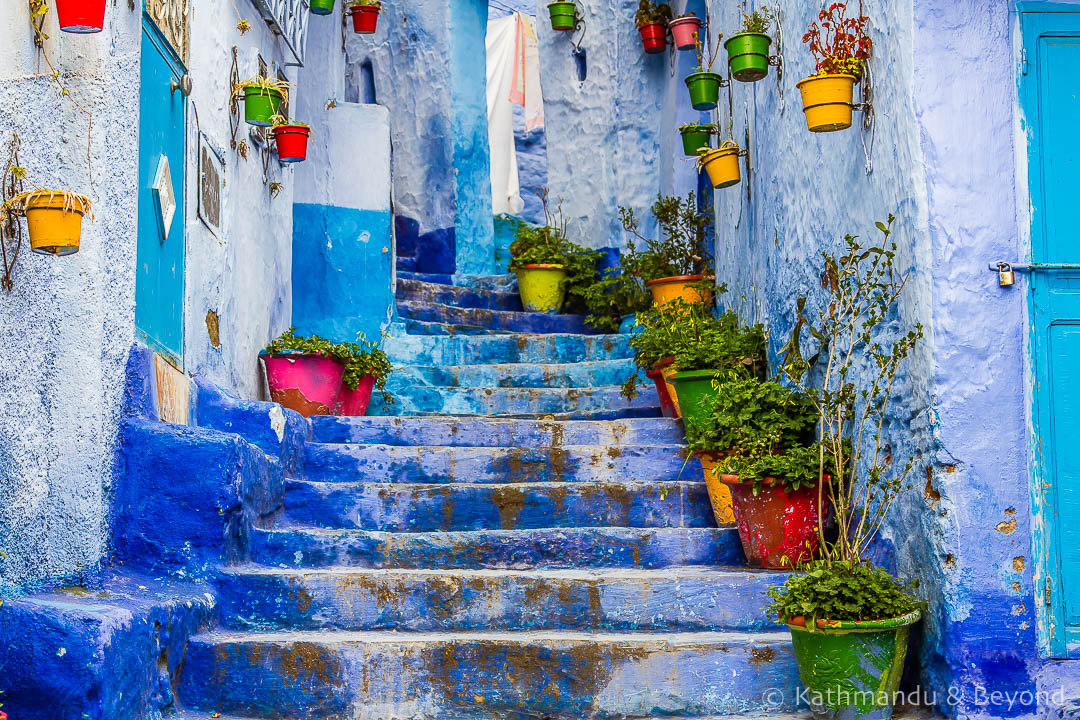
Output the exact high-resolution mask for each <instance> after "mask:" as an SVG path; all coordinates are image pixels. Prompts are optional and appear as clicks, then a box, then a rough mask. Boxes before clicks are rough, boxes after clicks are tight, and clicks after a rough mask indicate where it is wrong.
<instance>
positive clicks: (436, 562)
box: [251, 528, 745, 569]
mask: <svg viewBox="0 0 1080 720" xmlns="http://www.w3.org/2000/svg"><path fill="white" fill-rule="evenodd" d="M251 559H252V561H253V562H256V563H260V564H264V565H272V566H277V567H293V568H326V567H334V566H343V567H364V568H403V569H418V568H448V569H469V568H492V569H512V568H538V567H548V568H574V567H592V568H667V567H679V566H684V565H741V564H743V563H745V559H744V557H743V553H742V547H741V546H740V545H739V537H738V533H737V532H736V531H735V530H734V529H728V528H725V529H716V528H712V529H710V528H664V529H639V528H560V529H548V530H510V531H507V530H483V531H477V532H468V533H456V532H450V533H396V534H390V533H380V532H370V531H366V530H339V531H332V530H301V529H285V530H256V531H254V532H253V533H252V539H251Z"/></svg>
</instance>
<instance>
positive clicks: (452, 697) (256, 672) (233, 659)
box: [179, 633, 798, 720]
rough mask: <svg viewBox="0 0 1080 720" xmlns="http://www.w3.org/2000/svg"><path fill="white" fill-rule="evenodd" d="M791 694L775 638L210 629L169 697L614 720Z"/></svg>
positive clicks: (722, 709) (234, 705) (794, 682)
mask: <svg viewBox="0 0 1080 720" xmlns="http://www.w3.org/2000/svg"><path fill="white" fill-rule="evenodd" d="M797 686H798V672H797V669H796V666H795V661H794V657H793V653H792V651H791V646H790V641H789V638H788V634H787V633H760V634H740V633H701V634H696V635H695V634H689V635H647V636H634V635H619V634H611V635H596V636H591V637H590V636H581V635H569V636H565V635H560V634H557V633H552V634H550V635H545V634H535V635H532V636H526V637H524V638H521V637H513V636H506V635H499V634H497V633H493V634H490V635H485V634H479V635H477V636H475V637H470V636H468V635H465V636H455V635H452V634H451V635H442V636H434V637H429V638H428V639H419V638H417V639H410V638H409V636H407V635H406V636H402V635H401V634H394V633H383V634H380V635H370V634H369V635H363V634H358V635H353V636H349V635H346V636H344V637H341V638H339V639H336V640H334V639H326V640H325V641H324V640H323V638H322V636H321V635H320V634H318V633H306V634H305V633H283V634H280V635H274V634H266V635H251V636H249V637H246V638H244V637H239V638H232V637H229V636H227V635H220V634H219V635H210V636H200V637H196V638H194V639H193V640H192V641H191V643H190V644H189V646H188V651H187V657H186V659H185V666H184V673H183V676H182V678H181V682H180V687H179V697H180V701H181V702H182V703H183V704H184V706H185V707H190V708H192V709H195V710H210V709H215V710H217V711H219V712H224V713H236V714H238V715H246V716H250V717H253V718H280V717H283V716H284V717H304V718H342V717H350V718H351V717H360V715H359V714H358V713H360V712H362V709H364V710H363V712H364V713H365V716H366V717H373V718H383V719H386V720H390V719H397V718H400V719H401V720H406V719H409V720H412V719H413V718H416V717H420V716H423V717H426V718H435V719H438V718H447V720H449V718H452V717H456V718H460V717H462V716H463V715H464V716H466V717H467V716H470V715H475V714H476V713H483V712H489V713H499V712H506V713H519V712H528V713H530V714H534V716H535V717H548V716H554V717H559V718H581V717H590V718H599V719H602V720H603V719H612V720H614V719H615V718H625V717H627V716H632V715H640V716H648V715H652V714H653V713H656V712H657V711H659V712H661V713H663V714H677V715H684V716H702V715H722V714H733V713H740V712H746V711H748V710H751V709H759V708H762V707H764V706H765V703H764V699H765V693H766V692H768V690H769V689H770V688H794V687H797ZM785 696H791V697H793V696H794V693H785ZM772 709H773V710H786V709H791V708H789V707H776V708H772Z"/></svg>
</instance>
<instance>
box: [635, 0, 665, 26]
mask: <svg viewBox="0 0 1080 720" xmlns="http://www.w3.org/2000/svg"><path fill="white" fill-rule="evenodd" d="M673 15H674V13H673V12H672V10H671V6H670V5H668V4H667V3H664V2H661V3H657V2H653V1H652V0H641V1H640V2H639V3H638V9H637V12H635V13H634V24H635V25H637V26H638V27H641V26H642V25H649V24H651V23H665V24H666V23H669V22H671V18H672V16H673Z"/></svg>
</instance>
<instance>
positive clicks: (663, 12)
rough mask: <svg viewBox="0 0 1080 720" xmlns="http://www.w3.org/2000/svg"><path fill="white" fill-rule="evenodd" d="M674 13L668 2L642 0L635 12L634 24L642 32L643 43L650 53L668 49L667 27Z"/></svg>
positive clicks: (646, 50)
mask: <svg viewBox="0 0 1080 720" xmlns="http://www.w3.org/2000/svg"><path fill="white" fill-rule="evenodd" d="M672 16H673V13H672V12H671V6H670V5H668V4H667V3H664V2H661V3H657V2H653V0H641V1H640V2H639V3H638V9H637V12H635V13H634V24H635V25H636V26H637V29H638V32H639V33H641V43H642V45H643V46H644V47H645V52H647V53H649V54H650V55H655V54H657V53H662V52H664V50H666V49H667V28H668V23H669V22H671V18H672Z"/></svg>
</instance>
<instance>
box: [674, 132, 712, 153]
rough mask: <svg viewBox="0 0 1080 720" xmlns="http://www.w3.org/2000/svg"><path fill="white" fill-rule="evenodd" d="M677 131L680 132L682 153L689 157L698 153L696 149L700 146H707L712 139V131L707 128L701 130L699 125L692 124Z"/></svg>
mask: <svg viewBox="0 0 1080 720" xmlns="http://www.w3.org/2000/svg"><path fill="white" fill-rule="evenodd" d="M679 132H680V133H681V134H682V146H683V153H685V154H686V155H687V156H689V157H693V156H695V155H699V154H700V153H699V152H698V151H699V150H700V149H701V148H707V147H709V143H710V142H711V139H712V133H711V132H709V131H708V130H702V129H701V126H700V125H692V126H690V127H688V128H683V129H681V130H679Z"/></svg>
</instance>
